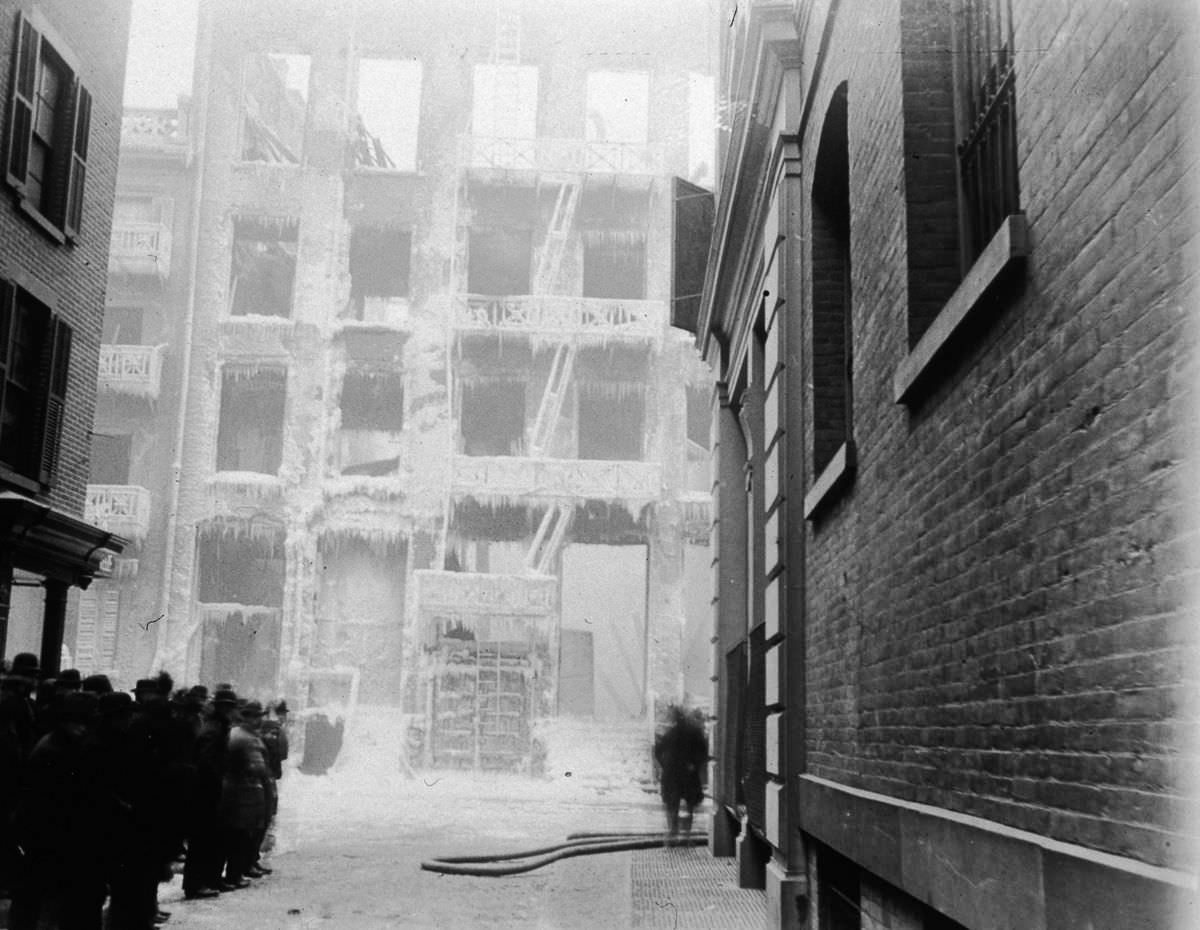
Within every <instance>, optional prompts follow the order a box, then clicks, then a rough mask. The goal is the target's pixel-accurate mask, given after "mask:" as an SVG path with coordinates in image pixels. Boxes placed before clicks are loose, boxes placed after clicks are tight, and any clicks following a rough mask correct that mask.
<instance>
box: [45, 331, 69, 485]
mask: <svg viewBox="0 0 1200 930" xmlns="http://www.w3.org/2000/svg"><path fill="white" fill-rule="evenodd" d="M49 357H50V364H49V366H48V369H47V372H48V378H47V380H46V386H45V393H44V397H45V400H44V402H43V404H42V411H43V418H42V455H41V461H40V462H39V463H38V481H39V482H41V483H42V484H44V485H49V484H51V483H52V482H53V481H54V475H55V472H56V471H57V470H58V454H59V449H60V446H61V445H62V431H63V419H64V417H65V415H66V406H67V371H68V367H69V365H70V363H71V327H70V326H68V325H67V324H66V323H64V322H63V321H62V320H60V319H58V318H57V317H54V318H53V319H52V320H51V323H50V356H49Z"/></svg>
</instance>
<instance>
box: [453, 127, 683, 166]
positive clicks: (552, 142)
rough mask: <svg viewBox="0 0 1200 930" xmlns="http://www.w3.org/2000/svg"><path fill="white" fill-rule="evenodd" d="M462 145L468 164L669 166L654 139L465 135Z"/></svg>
mask: <svg viewBox="0 0 1200 930" xmlns="http://www.w3.org/2000/svg"><path fill="white" fill-rule="evenodd" d="M462 146H463V163H464V164H465V165H466V166H467V167H468V168H498V169H503V170H506V171H536V172H545V173H591V174H628V175H660V174H664V173H665V172H666V170H667V168H666V153H665V150H664V148H663V146H662V145H659V144H657V143H653V142H597V141H593V140H589V139H548V138H536V139H508V138H503V137H496V136H465V137H464V138H463V142H462Z"/></svg>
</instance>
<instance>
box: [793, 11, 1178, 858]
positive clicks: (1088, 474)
mask: <svg viewBox="0 0 1200 930" xmlns="http://www.w3.org/2000/svg"><path fill="white" fill-rule="evenodd" d="M904 6H905V7H906V8H907V7H908V6H909V4H904ZM868 7H869V8H868ZM899 10H900V7H899V5H898V4H897V3H891V4H870V5H865V4H858V5H848V6H847V5H843V6H842V7H840V8H839V13H838V21H837V23H836V25H835V27H834V32H833V36H832V42H831V46H830V53H829V56H828V58H827V64H826V70H825V73H823V74H821V75H820V78H819V80H820V85H819V87H818V89H817V95H816V100H815V101H814V107H813V112H814V113H821V112H823V111H824V109H825V107H826V106H827V105H828V99H829V94H830V93H831V91H832V89H833V88H834V87H835V86H836V85H837V84H838V83H840V82H841V81H843V80H848V81H849V88H850V99H849V114H850V116H849V137H850V190H851V195H850V196H851V213H852V232H851V248H852V254H853V255H854V256H855V258H856V259H858V258H859V257H861V260H856V261H855V262H854V274H853V281H852V287H853V293H854V295H855V299H854V340H855V344H854V354H855V371H854V375H855V377H854V384H855V396H854V407H855V439H856V444H857V448H858V453H859V455H858V459H859V460H858V471H857V475H856V478H855V483H854V485H853V486H852V487H851V488H850V489H849V490H848V492H847V493H846V494H845V495H843V496H842V497H841V498H840V499H839V500H838V501H837V502H835V503H834V504H833V506H832V507H831V509H830V511H829V512H828V513H827V514H826V516H825V517H824V518H823V519H822V520H821V521H820V522H819V523H817V524H812V525H810V528H809V532H810V540H809V565H808V597H809V604H808V611H807V617H808V620H807V622H808V628H809V633H808V636H809V640H808V644H807V647H808V662H809V685H808V687H809V705H808V747H807V748H808V760H809V770H810V772H812V773H813V774H815V775H819V776H824V777H827V778H831V779H835V780H837V781H839V782H843V783H847V784H851V785H857V786H860V787H863V788H866V789H870V790H874V791H879V792H883V793H887V794H891V795H893V796H897V797H902V798H906V799H910V800H915V801H919V802H924V803H930V804H935V805H939V806H943V807H947V808H951V809H956V810H961V811H965V812H969V813H971V814H976V815H979V816H983V817H987V818H991V819H993V820H997V821H1000V822H1003V823H1007V824H1010V825H1012V826H1014V827H1018V828H1022V829H1028V830H1033V831H1036V832H1039V833H1042V834H1046V835H1049V836H1052V837H1054V838H1056V839H1059V840H1063V841H1067V842H1074V843H1080V844H1083V845H1086V846H1090V847H1093V848H1097V849H1102V850H1106V851H1109V852H1113V853H1117V854H1122V855H1130V856H1134V857H1137V858H1139V859H1142V860H1144V861H1147V862H1151V863H1154V864H1160V865H1180V864H1181V863H1183V862H1185V861H1186V860H1185V859H1183V858H1182V857H1183V856H1184V855H1185V854H1184V853H1183V852H1182V850H1183V848H1184V845H1185V844H1183V843H1182V842H1181V840H1182V838H1181V836H1180V829H1181V828H1180V825H1181V824H1182V823H1185V822H1186V821H1187V819H1188V816H1189V815H1190V814H1192V813H1194V800H1192V799H1190V798H1189V797H1187V796H1185V792H1184V788H1183V785H1182V782H1183V780H1184V779H1183V777H1182V774H1183V772H1184V770H1185V768H1186V766H1187V762H1186V760H1185V758H1184V757H1181V756H1180V755H1179V752H1178V746H1179V743H1180V738H1181V735H1182V734H1183V732H1184V723H1183V721H1182V715H1183V709H1182V696H1183V688H1184V684H1185V682H1186V680H1187V674H1188V673H1187V672H1186V670H1185V667H1184V658H1183V650H1182V649H1181V648H1180V647H1181V645H1182V644H1183V643H1184V642H1185V641H1186V638H1187V635H1188V634H1187V631H1186V623H1185V618H1184V615H1183V602H1184V583H1185V574H1186V571H1187V566H1186V560H1185V542H1184V540H1183V538H1182V536H1181V533H1182V530H1181V526H1180V523H1179V518H1178V516H1177V514H1178V511H1179V507H1178V502H1179V499H1180V498H1179V495H1180V493H1181V490H1182V488H1181V469H1182V461H1183V456H1184V436H1185V430H1187V429H1190V428H1191V423H1189V422H1188V421H1187V420H1186V419H1185V416H1184V411H1185V409H1186V407H1185V404H1186V403H1187V401H1188V398H1189V396H1190V395H1189V394H1188V390H1187V380H1186V376H1187V374H1188V372H1189V371H1192V367H1191V366H1192V361H1191V359H1192V352H1193V350H1194V348H1195V346H1194V333H1193V332H1192V330H1191V329H1190V328H1189V327H1187V326H1185V310H1184V307H1185V306H1186V304H1187V292H1186V289H1185V278H1186V275H1185V269H1184V267H1183V257H1182V256H1183V255H1184V254H1185V252H1186V250H1187V249H1188V248H1189V247H1192V246H1194V239H1195V226H1194V222H1193V221H1192V219H1191V217H1190V216H1189V206H1190V201H1189V196H1188V191H1187V189H1186V187H1185V181H1184V177H1185V171H1186V170H1187V169H1188V168H1189V167H1190V161H1191V159H1192V158H1193V157H1194V156H1193V155H1192V153H1191V152H1190V151H1186V150H1185V149H1184V148H1183V146H1184V141H1185V140H1184V129H1185V125H1184V120H1185V118H1186V110H1185V107H1184V106H1183V104H1184V102H1185V101H1184V98H1183V94H1184V88H1187V87H1190V86H1192V84H1193V80H1192V79H1194V73H1193V63H1192V61H1191V60H1190V58H1191V57H1192V56H1189V55H1188V54H1187V52H1186V49H1187V48H1188V45H1187V44H1186V36H1187V30H1186V29H1185V28H1184V25H1183V22H1182V18H1181V17H1182V15H1183V14H1182V10H1183V7H1182V6H1181V5H1172V4H1154V3H1142V4H1124V3H1118V2H1115V0H1113V2H1096V3H1091V4H1086V5H1078V4H1074V5H1073V4H1068V3H1066V2H1049V3H1045V2H1037V3H1035V2H1031V0H1019V2H1016V3H1014V17H1015V27H1016V34H1017V35H1016V45H1017V48H1018V50H1019V51H1018V60H1017V106H1018V111H1017V127H1018V133H1019V138H1018V154H1019V159H1020V172H1021V173H1020V183H1021V193H1022V199H1023V205H1024V207H1025V210H1026V213H1027V216H1028V220H1029V224H1030V229H1031V233H1032V243H1033V244H1032V254H1031V257H1030V259H1029V261H1028V267H1027V269H1026V271H1025V273H1024V275H1023V280H1021V281H1020V282H1019V283H1018V284H1017V285H1016V286H1015V287H1013V288H1010V289H1008V290H1007V291H1005V292H1003V293H1002V294H1000V295H999V296H998V297H997V298H995V299H993V300H992V301H991V303H990V304H989V306H988V307H987V309H986V311H985V312H986V313H987V314H988V315H989V317H990V319H989V321H988V325H986V326H983V327H980V328H979V331H978V332H975V333H974V334H973V335H972V338H971V339H970V340H969V341H968V342H967V343H966V344H965V346H964V347H963V348H962V350H961V351H960V352H959V357H958V358H957V359H956V360H955V364H954V365H952V366H951V367H950V369H949V370H948V371H946V372H945V373H944V376H943V377H942V378H941V380H940V381H939V382H938V385H937V387H936V388H935V389H934V391H933V392H932V394H931V395H930V396H928V397H927V398H926V399H925V400H924V401H922V402H921V404H920V405H919V406H916V407H914V408H912V409H908V408H904V407H900V406H897V405H895V404H894V403H893V402H892V399H891V397H890V387H889V385H890V379H891V376H892V372H893V371H894V369H895V366H896V364H897V363H898V362H899V361H900V360H901V359H902V358H903V357H904V355H905V354H906V352H907V350H908V345H909V340H910V330H909V318H908V317H909V312H910V311H911V309H912V308H913V299H914V293H913V292H912V290H911V289H910V284H911V282H912V280H913V275H914V261H916V263H917V264H916V268H917V270H919V269H920V264H921V262H923V261H924V260H925V259H924V258H923V257H922V256H923V255H924V251H925V250H926V249H932V250H933V251H934V252H936V250H937V249H938V248H940V245H939V244H938V240H937V237H936V236H933V237H932V238H925V236H924V230H923V228H922V227H921V226H920V225H919V224H918V223H914V222H913V217H914V209H913V208H914V204H915V203H916V201H917V200H918V199H919V198H920V197H922V196H924V195H925V192H923V191H922V190H921V188H920V185H919V184H913V185H912V187H911V188H906V187H905V185H906V184H907V183H908V182H909V181H910V180H912V179H913V178H918V179H919V173H918V172H916V171H915V170H906V165H905V157H906V152H907V153H908V154H912V151H913V150H912V140H913V137H914V134H919V130H920V127H919V126H914V125H912V124H911V123H907V122H906V115H912V114H915V113H917V109H918V108H917V106H916V104H917V101H914V100H912V99H911V98H910V97H908V96H906V95H905V93H904V87H905V82H904V80H903V78H904V76H905V74H906V73H908V72H907V71H906V69H907V68H908V67H909V65H910V64H912V59H911V56H910V57H908V58H905V59H903V60H902V59H901V57H900V56H897V55H895V54H894V50H895V49H896V48H898V47H899V46H900V19H899ZM909 38H911V36H909ZM872 49H877V50H879V51H880V53H879V54H874V53H872ZM883 50H892V53H891V54H884V53H883ZM938 105H940V104H938ZM918 115H919V114H918ZM803 144H804V146H805V149H804V157H803V163H804V164H805V165H806V166H810V165H812V164H814V161H815V157H814V156H815V146H816V138H815V132H812V131H810V132H809V133H808V134H807V137H806V139H805V140H804V143H803ZM906 144H907V145H908V148H907V149H906ZM807 183H809V182H808V180H807V179H806V184H807ZM906 193H907V195H908V197H907V200H906V197H905V194H906ZM918 212H919V211H918ZM1193 215H1194V214H1193ZM804 226H805V229H810V228H811V218H810V217H807V216H806V217H805V218H804ZM915 296H916V297H917V298H918V299H920V297H921V295H919V294H917V295H915ZM810 338H811V335H810ZM810 442H811V436H810ZM810 448H811V446H810Z"/></svg>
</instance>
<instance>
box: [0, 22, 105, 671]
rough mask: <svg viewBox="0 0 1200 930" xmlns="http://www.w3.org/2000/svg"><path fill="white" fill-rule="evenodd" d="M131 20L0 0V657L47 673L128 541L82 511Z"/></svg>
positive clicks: (56, 661) (53, 665) (54, 667)
mask: <svg viewBox="0 0 1200 930" xmlns="http://www.w3.org/2000/svg"><path fill="white" fill-rule="evenodd" d="M128 31H129V2H128V0H99V2H95V3H88V4H77V3H73V2H69V0H39V2H36V3H28V2H15V0H5V2H4V3H2V4H0V75H2V77H0V80H2V81H3V87H4V100H5V115H4V124H3V126H4V142H3V146H2V150H3V157H4V165H5V168H4V173H5V176H4V179H3V183H4V196H3V197H0V656H10V657H11V656H12V655H14V654H15V653H17V652H34V653H39V654H40V656H41V663H42V666H43V668H44V669H46V670H48V671H55V670H57V669H58V668H59V661H60V656H61V649H62V645H63V637H64V627H65V625H66V622H67V616H68V613H69V607H68V600H69V598H71V597H73V596H74V594H73V593H72V591H71V589H72V588H73V587H79V588H86V587H87V586H88V584H89V583H90V582H91V580H92V578H93V577H95V576H96V574H97V573H98V572H100V571H101V569H102V563H103V561H104V558H105V557H106V556H110V555H112V554H113V553H115V552H119V551H120V549H121V547H122V545H123V540H122V539H121V538H120V537H119V536H117V535H114V534H113V533H111V532H108V531H106V530H104V529H102V528H100V527H97V526H95V525H92V524H91V523H89V522H86V521H85V520H84V519H82V518H83V510H84V487H85V485H86V483H87V476H88V439H89V434H90V432H91V425H92V411H93V405H94V401H95V385H96V364H97V353H98V350H99V345H100V323H101V319H102V317H103V313H104V287H105V279H104V268H105V264H106V259H107V255H108V245H109V229H110V224H111V219H112V216H111V214H112V203H113V188H114V185H115V183H116V174H117V147H118V132H117V126H118V125H119V123H120V112H121V94H122V90H123V87H124V81H125V45H126V42H127V37H128Z"/></svg>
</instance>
